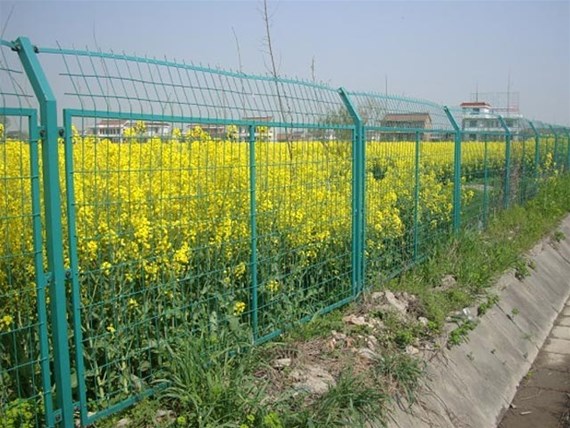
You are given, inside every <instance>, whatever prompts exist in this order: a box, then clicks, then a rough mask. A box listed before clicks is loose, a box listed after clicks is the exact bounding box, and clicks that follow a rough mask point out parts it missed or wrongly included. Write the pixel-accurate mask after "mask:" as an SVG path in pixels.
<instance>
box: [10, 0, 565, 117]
mask: <svg viewBox="0 0 570 428" xmlns="http://www.w3.org/2000/svg"><path fill="white" fill-rule="evenodd" d="M262 5H263V3H262V1H257V0H252V1H213V0H211V1H160V2H156V1H67V2H61V1H48V0H46V1H24V0H21V1H5V0H0V32H1V33H2V34H3V36H2V38H4V39H8V40H13V39H15V38H17V37H18V36H27V37H29V38H30V39H31V41H32V43H33V44H35V45H38V46H42V47H55V46H57V44H58V43H59V44H60V45H61V46H62V47H75V48H86V47H89V48H90V49H96V48H99V49H101V50H103V51H110V50H113V51H115V52H123V51H124V52H126V53H135V54H138V55H149V56H151V57H152V56H154V57H158V58H164V57H167V58H168V59H176V60H180V61H181V60H185V61H187V62H194V63H198V64H200V63H201V64H205V65H211V66H217V67H221V68H225V69H233V70H237V69H239V68H240V61H239V57H241V64H242V67H241V68H242V70H243V71H244V72H247V73H254V74H266V73H268V70H269V68H268V64H269V58H268V55H267V49H266V46H265V24H264V21H263V18H262V14H261V9H262ZM268 7H269V11H270V15H271V37H272V42H273V49H274V51H275V53H276V58H277V63H278V71H279V74H280V75H283V76H289V77H299V78H304V79H311V78H312V73H313V70H312V69H311V64H312V63H314V75H315V77H316V79H317V80H319V81H322V82H324V83H327V84H329V85H332V86H334V87H340V86H343V87H346V88H349V89H351V90H366V91H376V92H382V93H384V92H385V91H386V89H387V90H388V92H389V93H390V94H396V95H405V96H410V97H415V98H424V99H428V100H432V101H435V102H438V103H441V104H445V105H450V106H452V105H458V104H459V103H460V102H462V101H468V100H469V99H470V97H471V94H472V93H474V92H475V91H476V90H478V91H479V92H480V93H488V92H506V91H507V88H510V90H511V91H512V92H518V93H519V104H520V110H521V112H522V113H523V114H524V115H525V116H526V117H529V118H535V119H539V120H543V121H547V122H551V123H557V124H562V125H570V0H566V1H548V0H543V1H524V0H519V1H463V0H456V1H426V0H424V1H287V0H280V1H271V0H270V1H269V6H268ZM236 39H237V43H236ZM238 44H239V53H240V55H239V56H238V49H237V45H238Z"/></svg>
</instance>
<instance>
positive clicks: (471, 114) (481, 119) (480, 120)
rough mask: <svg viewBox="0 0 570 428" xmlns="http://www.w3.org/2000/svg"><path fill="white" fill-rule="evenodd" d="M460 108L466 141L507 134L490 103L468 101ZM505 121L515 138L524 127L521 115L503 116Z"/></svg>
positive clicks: (510, 114)
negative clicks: (493, 134) (495, 134)
mask: <svg viewBox="0 0 570 428" xmlns="http://www.w3.org/2000/svg"><path fill="white" fill-rule="evenodd" d="M460 107H461V112H462V119H461V129H462V131H463V139H464V140H482V139H483V138H485V135H486V134H487V135H489V133H497V132H500V133H503V132H505V130H504V129H503V127H502V126H501V123H500V121H499V116H498V115H497V114H496V112H495V111H494V110H493V107H492V106H491V105H490V104H489V103H486V102H484V101H468V102H464V103H461V104H460ZM503 119H504V120H505V124H506V125H507V127H508V128H509V129H510V131H511V132H512V133H513V134H514V135H515V137H516V133H517V132H519V131H520V130H522V129H523V127H524V126H523V116H522V115H521V114H518V113H517V114H514V113H509V114H508V115H506V116H503ZM487 138H490V137H487Z"/></svg>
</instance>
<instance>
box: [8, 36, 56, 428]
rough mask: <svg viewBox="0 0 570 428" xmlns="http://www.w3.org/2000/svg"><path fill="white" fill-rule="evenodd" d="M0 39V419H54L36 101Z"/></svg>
mask: <svg viewBox="0 0 570 428" xmlns="http://www.w3.org/2000/svg"><path fill="white" fill-rule="evenodd" d="M1 42H2V43H1V44H0V195H1V197H0V240H1V241H2V248H1V250H0V406H1V407H0V419H1V420H2V422H0V426H2V427H5V426H6V427H11V426H41V425H43V424H46V425H53V420H54V419H53V410H52V409H53V406H52V401H51V400H52V398H51V384H52V382H51V379H50V371H49V368H50V365H49V364H50V354H49V351H50V346H49V343H48V328H47V311H46V280H45V275H44V269H43V249H42V241H43V238H42V233H41V213H40V198H41V195H40V177H39V175H40V163H39V144H38V130H37V113H36V110H35V107H36V105H37V102H36V100H35V97H34V95H33V91H32V90H31V88H30V84H29V82H28V81H27V79H26V77H25V74H24V72H23V69H22V66H21V64H20V62H19V61H18V59H17V58H16V57H14V56H13V52H11V51H10V48H11V47H12V46H11V44H10V43H7V42H4V41H1Z"/></svg>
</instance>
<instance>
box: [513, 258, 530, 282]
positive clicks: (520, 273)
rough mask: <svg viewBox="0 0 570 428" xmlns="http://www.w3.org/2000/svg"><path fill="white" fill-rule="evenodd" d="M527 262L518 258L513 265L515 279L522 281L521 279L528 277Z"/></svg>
mask: <svg viewBox="0 0 570 428" xmlns="http://www.w3.org/2000/svg"><path fill="white" fill-rule="evenodd" d="M528 267H529V266H528V262H527V261H526V259H524V258H522V257H519V258H518V259H517V260H516V261H515V263H514V268H515V277H516V278H517V279H518V280H519V281H522V280H523V279H525V278H526V277H527V276H529V275H530V271H529V269H528Z"/></svg>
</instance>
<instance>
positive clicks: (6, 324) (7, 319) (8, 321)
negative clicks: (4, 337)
mask: <svg viewBox="0 0 570 428" xmlns="http://www.w3.org/2000/svg"><path fill="white" fill-rule="evenodd" d="M13 322H14V318H12V316H11V315H4V316H3V317H2V318H0V331H7V330H9V328H10V326H11V325H12V323H13Z"/></svg>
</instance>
